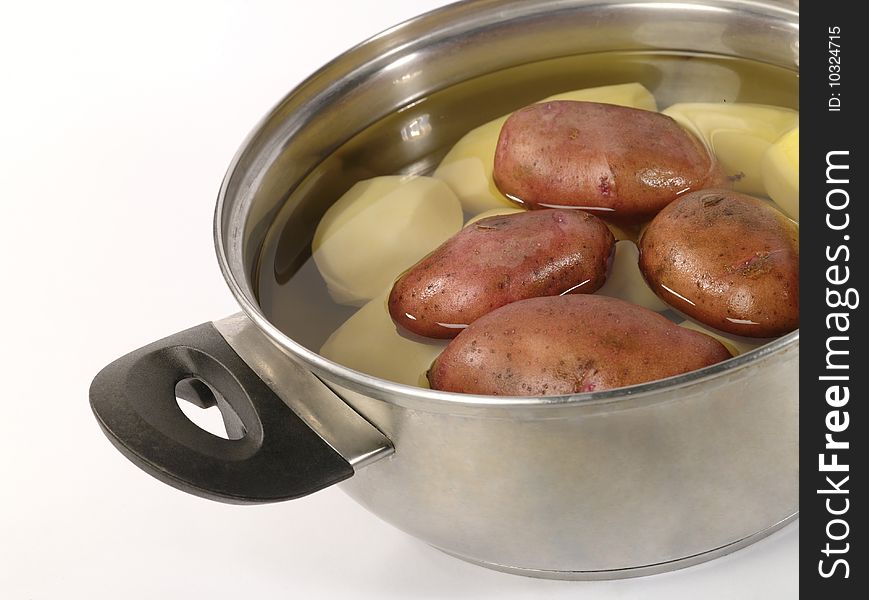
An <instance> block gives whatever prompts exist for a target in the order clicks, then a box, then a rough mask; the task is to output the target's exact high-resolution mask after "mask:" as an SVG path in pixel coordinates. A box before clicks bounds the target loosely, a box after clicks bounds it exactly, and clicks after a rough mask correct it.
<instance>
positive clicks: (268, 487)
mask: <svg viewBox="0 0 869 600" xmlns="http://www.w3.org/2000/svg"><path fill="white" fill-rule="evenodd" d="M191 378H194V379H191ZM187 380H189V381H187ZM180 382H186V383H185V385H186V391H185V392H184V393H183V395H184V396H185V397H187V398H188V399H191V400H193V401H196V403H197V404H199V405H200V406H203V407H206V406H208V405H210V404H213V403H215V402H216V403H217V405H218V406H219V407H220V408H221V413H222V414H223V416H224V421H225V422H226V423H227V432H228V434H229V435H230V437H237V438H238V439H223V438H220V437H217V436H215V435H212V434H210V433H208V432H207V431H204V430H202V429H200V428H199V427H198V426H197V425H195V424H194V423H193V422H191V421H190V420H189V419H188V418H187V417H186V416H185V415H184V413H183V412H181V409H180V408H179V407H178V403H177V401H176V385H177V384H178V383H180ZM202 382H205V384H207V385H205V384H203V383H202ZM183 387H184V386H181V387H180V388H179V390H181V388H183ZM211 389H213V390H215V391H216V392H217V394H216V395H215V394H212V393H211ZM90 401H91V408H92V409H93V411H94V414H95V415H96V417H97V420H98V421H99V423H100V426H101V427H102V429H103V431H104V432H105V434H106V435H107V436H108V438H109V440H111V442H112V443H113V444H114V445H115V446H116V447H117V448H118V449H119V450H120V451H121V452H122V453H123V454H124V455H125V456H126V457H127V458H129V459H130V460H131V461H133V462H134V463H135V464H136V465H137V466H139V467H141V468H142V469H144V470H145V471H146V472H148V473H149V474H150V475H153V476H154V477H156V478H157V479H160V480H161V481H163V482H165V483H168V484H169V485H172V486H173V487H176V488H178V489H180V490H183V491H185V492H189V493H191V494H195V495H197V496H202V497H204V498H209V499H212V500H219V501H222V502H230V503H236V504H248V503H263V502H276V501H279V500H289V499H291V498H298V497H300V496H305V495H307V494H310V493H312V492H315V491H317V490H320V489H322V488H324V487H327V486H329V485H332V484H334V483H337V482H339V481H342V480H344V479H347V478H348V477H350V476H351V475H353V467H352V466H350V464H349V463H348V462H347V461H346V460H344V458H342V457H341V455H340V454H338V453H337V452H335V450H333V449H332V447H331V446H329V445H328V444H327V443H326V442H325V441H323V439H322V438H320V436H319V435H317V433H315V432H314V431H313V430H311V428H310V427H308V425H307V424H305V422H304V421H302V419H300V418H299V417H298V416H297V415H296V413H294V412H293V411H292V410H291V409H290V408H289V407H288V406H287V405H286V404H285V403H284V402H283V401H282V400H281V399H280V398H279V397H278V396H276V395H275V393H274V392H273V391H272V390H271V389H270V388H269V387H268V386H267V385H266V384H265V383H264V382H263V381H262V380H261V379H260V378H259V377H258V376H257V375H256V374H255V373H254V372H253V370H252V369H251V368H250V367H249V366H248V365H247V364H246V363H245V362H244V361H243V360H242V359H241V358H239V356H238V354H236V353H235V351H234V350H233V349H232V348H231V347H230V346H229V344H228V343H227V342H226V340H225V339H224V338H223V336H222V335H220V333H219V332H218V331H217V329H215V327H214V325H212V324H211V323H204V324H202V325H199V326H197V327H193V328H192V329H188V330H186V331H182V332H180V333H176V334H175V335H172V336H170V337H167V338H165V339H163V340H160V341H159V342H155V343H153V344H150V345H148V346H145V347H144V348H141V349H139V350H136V351H135V352H132V353H130V354H128V355H126V356H124V357H122V358H120V359H118V360H116V361H115V362H113V363H111V364H110V365H108V366H107V367H105V368H104V369H103V370H102V371H100V373H99V374H98V375H97V376H96V378H95V379H94V381H93V383H92V384H91V388H90ZM227 408H229V409H231V410H227ZM233 413H234V414H233ZM236 416H237V418H236Z"/></svg>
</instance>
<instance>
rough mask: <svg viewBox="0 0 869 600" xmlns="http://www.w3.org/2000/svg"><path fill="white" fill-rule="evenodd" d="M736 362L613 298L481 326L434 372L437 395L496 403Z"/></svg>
mask: <svg viewBox="0 0 869 600" xmlns="http://www.w3.org/2000/svg"><path fill="white" fill-rule="evenodd" d="M727 358H730V353H729V352H728V351H727V349H726V348H725V347H724V346H723V345H722V344H721V343H720V342H719V341H718V340H715V339H713V338H711V337H710V336H708V335H705V334H702V333H699V332H696V331H691V330H688V329H685V328H684V327H679V326H678V325H676V324H674V323H672V322H670V321H668V320H667V319H666V318H664V317H662V316H661V315H659V314H657V313H655V312H652V311H650V310H648V309H645V308H642V307H640V306H637V305H635V304H630V303H629V302H625V301H624V300H619V299H617V298H608V297H606V296H593V295H581V296H556V297H546V298H531V299H529V300H521V301H519V302H514V303H513V304H508V305H507V306H503V307H501V308H499V309H497V310H495V311H492V312H491V313H489V314H487V315H485V316H484V317H481V318H480V319H477V320H476V321H474V322H473V323H472V324H471V325H470V327H468V328H467V329H465V330H464V331H463V332H462V333H460V334H459V335H458V337H456V338H455V339H454V340H452V341H451V342H450V343H449V345H447V347H446V349H445V350H444V351H443V352H442V353H441V355H440V356H439V357H438V358H437V360H435V362H434V364H433V365H432V368H431V369H430V370H429V372H428V379H429V383H430V384H431V387H432V388H433V389H437V390H443V391H449V392H460V393H466V394H488V395H496V396H502V395H503V396H552V395H561V394H576V393H583V392H593V391H599V390H606V389H611V388H617V387H623V386H627V385H634V384H637V383H643V382H645V381H652V380H655V379H662V378H664V377H670V376H671V375H677V374H679V373H685V372H687V371H692V370H694V369H699V368H702V367H705V366H708V365H711V364H714V363H717V362H720V361H722V360H725V359H727Z"/></svg>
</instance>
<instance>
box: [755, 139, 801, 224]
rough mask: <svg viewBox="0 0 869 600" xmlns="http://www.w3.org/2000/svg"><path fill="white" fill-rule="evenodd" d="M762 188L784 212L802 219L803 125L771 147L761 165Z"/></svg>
mask: <svg viewBox="0 0 869 600" xmlns="http://www.w3.org/2000/svg"><path fill="white" fill-rule="evenodd" d="M761 175H762V177H763V187H764V188H765V189H766V193H767V195H768V196H769V197H770V198H772V199H773V201H775V203H776V204H778V206H779V208H781V209H782V210H783V211H784V213H785V214H786V215H787V216H789V217H790V218H791V219H793V220H795V221H799V220H800V128H799V127H797V128H796V129H792V130H791V131H789V132H787V133H786V134H784V135H783V136H781V137H780V138H779V139H778V141H777V142H776V143H775V144H773V145H772V146H770V147H769V149H768V150H767V151H766V154H764V155H763V163H762V164H761Z"/></svg>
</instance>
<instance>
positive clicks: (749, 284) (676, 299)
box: [640, 190, 800, 338]
mask: <svg viewBox="0 0 869 600" xmlns="http://www.w3.org/2000/svg"><path fill="white" fill-rule="evenodd" d="M799 257H800V251H799V228H798V226H797V225H796V224H795V223H794V222H793V221H791V220H790V219H788V218H787V217H786V216H785V215H784V214H782V213H780V212H779V211H778V210H776V209H775V208H774V207H773V206H772V205H771V204H768V203H767V202H764V201H762V200H758V199H757V198H752V197H751V196H747V195H745V194H740V193H738V192H734V191H732V190H703V191H701V192H695V193H692V194H687V195H685V196H683V197H682V198H680V199H679V200H677V201H676V202H673V203H672V204H671V205H670V206H668V207H667V208H665V209H664V210H662V211H661V212H660V213H659V214H658V216H657V217H655V219H654V220H653V221H652V222H651V224H649V226H648V227H647V228H646V230H645V231H644V232H643V236H642V238H641V239H640V270H641V271H642V272H643V276H644V277H645V278H646V281H648V282H649V285H650V286H651V287H652V289H653V290H654V291H655V293H656V294H658V296H659V297H661V298H662V299H663V300H664V301H665V302H667V303H668V304H670V305H671V306H673V307H675V308H677V309H678V310H680V311H682V312H683V313H685V314H687V315H688V316H690V317H692V318H694V319H697V320H698V321H700V322H701V323H704V324H706V325H709V326H711V327H714V328H716V329H720V330H721V331H725V332H728V333H734V334H737V335H741V336H747V337H760V338H768V337H774V336H779V335H783V334H785V333H788V332H790V331H793V330H794V329H796V328H797V327H799V323H800V317H799V312H800V304H799V300H800V298H799V296H800V280H799Z"/></svg>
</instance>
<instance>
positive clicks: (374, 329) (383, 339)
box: [320, 290, 445, 386]
mask: <svg viewBox="0 0 869 600" xmlns="http://www.w3.org/2000/svg"><path fill="white" fill-rule="evenodd" d="M387 294H388V290H384V291H383V292H382V293H380V294H378V295H377V296H376V297H375V298H374V299H372V300H371V301H370V302H368V303H367V304H366V305H365V306H363V307H362V308H360V309H359V310H358V311H356V313H355V314H354V315H353V316H352V317H350V318H349V319H347V321H346V322H345V323H344V324H343V325H341V327H339V328H338V330H337V331H335V333H333V334H332V335H331V336H329V339H328V340H326V342H325V343H324V344H323V347H322V348H321V349H320V354H321V355H323V356H325V357H326V358H328V359H329V360H333V361H335V362H336V363H340V364H342V365H344V366H345V367H350V368H351V369H355V370H357V371H360V372H362V373H368V374H369V375H374V376H375V377H382V378H383V379H388V380H390V381H395V382H397V383H403V384H406V385H413V386H419V385H423V386H424V385H425V384H426V380H425V372H426V371H427V370H428V368H429V367H430V366H431V363H432V361H434V359H435V358H437V356H438V354H440V352H441V350H443V349H444V346H445V343H444V342H441V341H438V340H428V341H426V340H413V339H409V338H408V337H403V336H401V335H399V334H398V332H397V331H396V330H395V324H394V323H393V322H392V319H391V318H390V317H389V312H388V311H387V310H386V296H387Z"/></svg>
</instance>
